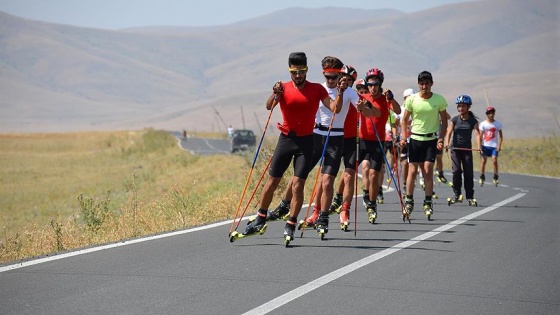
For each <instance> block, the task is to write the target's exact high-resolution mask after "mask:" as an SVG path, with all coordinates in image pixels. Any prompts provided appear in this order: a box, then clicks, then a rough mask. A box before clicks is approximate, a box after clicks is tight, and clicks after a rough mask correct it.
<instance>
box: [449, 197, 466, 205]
mask: <svg viewBox="0 0 560 315" xmlns="http://www.w3.org/2000/svg"><path fill="white" fill-rule="evenodd" d="M458 202H463V195H455V196H453V198H447V205H448V206H451V205H452V204H454V203H458Z"/></svg>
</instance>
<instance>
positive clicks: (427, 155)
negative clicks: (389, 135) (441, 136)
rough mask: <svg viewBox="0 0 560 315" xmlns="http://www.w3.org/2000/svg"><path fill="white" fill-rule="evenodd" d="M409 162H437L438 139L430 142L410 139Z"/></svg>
mask: <svg viewBox="0 0 560 315" xmlns="http://www.w3.org/2000/svg"><path fill="white" fill-rule="evenodd" d="M407 147H408V162H409V163H420V162H431V163H434V162H435V161H436V155H437V139H433V140H428V141H418V140H414V139H410V141H409V142H408V145H407Z"/></svg>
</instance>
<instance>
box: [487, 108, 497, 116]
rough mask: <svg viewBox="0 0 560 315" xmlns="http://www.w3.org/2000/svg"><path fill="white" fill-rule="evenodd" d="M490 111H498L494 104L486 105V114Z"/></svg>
mask: <svg viewBox="0 0 560 315" xmlns="http://www.w3.org/2000/svg"><path fill="white" fill-rule="evenodd" d="M490 112H494V113H495V112H496V109H495V108H494V107H492V106H488V107H486V114H488V113H490Z"/></svg>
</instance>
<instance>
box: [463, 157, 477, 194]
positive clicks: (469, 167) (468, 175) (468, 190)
mask: <svg viewBox="0 0 560 315" xmlns="http://www.w3.org/2000/svg"><path fill="white" fill-rule="evenodd" d="M463 176H464V179H465V195H466V197H467V199H473V198H474V182H473V180H474V174H473V154H472V152H470V151H468V152H465V154H464V157H463Z"/></svg>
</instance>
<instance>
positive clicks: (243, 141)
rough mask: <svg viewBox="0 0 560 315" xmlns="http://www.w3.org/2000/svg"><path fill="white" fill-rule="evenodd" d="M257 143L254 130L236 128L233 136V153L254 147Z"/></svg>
mask: <svg viewBox="0 0 560 315" xmlns="http://www.w3.org/2000/svg"><path fill="white" fill-rule="evenodd" d="M256 144H257V138H256V137H255V134H254V133H253V131H252V130H247V129H238V130H235V131H234V132H233V137H231V153H235V152H237V151H241V150H248V149H251V148H254V147H255V146H256Z"/></svg>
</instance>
